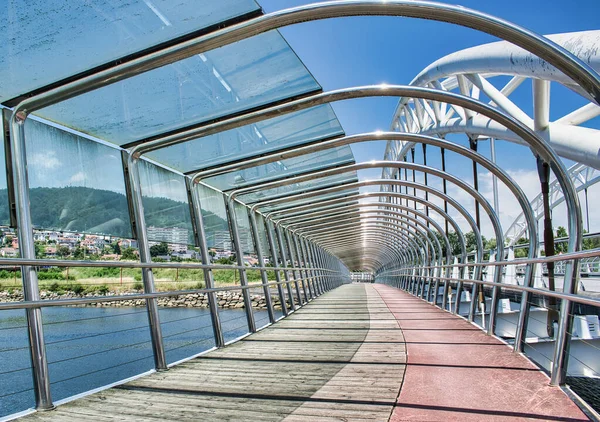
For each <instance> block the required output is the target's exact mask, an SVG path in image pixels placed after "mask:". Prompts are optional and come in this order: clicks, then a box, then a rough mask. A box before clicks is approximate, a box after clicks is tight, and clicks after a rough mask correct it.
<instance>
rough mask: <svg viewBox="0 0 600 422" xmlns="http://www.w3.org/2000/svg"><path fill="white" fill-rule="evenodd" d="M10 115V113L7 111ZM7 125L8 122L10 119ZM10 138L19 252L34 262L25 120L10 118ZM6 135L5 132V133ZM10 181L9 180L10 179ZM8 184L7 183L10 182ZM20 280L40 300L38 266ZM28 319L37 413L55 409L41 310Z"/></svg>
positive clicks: (28, 297)
mask: <svg viewBox="0 0 600 422" xmlns="http://www.w3.org/2000/svg"><path fill="white" fill-rule="evenodd" d="M6 113H8V112H6ZM4 122H6V123H9V120H8V119H4ZM9 124H10V139H9V140H8V141H9V142H5V145H7V146H9V147H10V152H9V151H8V150H7V151H5V153H6V158H8V156H9V154H10V155H11V157H10V158H11V159H12V163H9V164H12V165H11V167H12V183H13V190H14V196H15V198H14V200H15V206H16V212H17V215H16V217H17V235H18V239H19V250H20V253H21V256H22V257H23V258H25V259H35V243H34V240H33V224H32V222H31V208H30V205H29V185H28V182H27V154H26V151H25V119H24V118H23V119H19V118H17V117H16V116H15V115H13V116H11V118H10V123H9ZM4 133H5V134H6V130H4ZM7 179H8V178H7ZM7 182H8V180H7ZM21 279H22V283H23V296H24V299H25V300H26V301H31V300H40V290H39V285H38V278H37V272H36V270H35V267H31V266H22V267H21ZM25 315H26V317H27V334H28V336H29V354H30V359H31V368H32V372H33V391H34V395H35V407H36V409H38V410H49V409H53V408H54V404H53V403H52V394H51V390H50V374H49V372H48V359H47V356H46V344H45V341H44V329H43V320H42V310H41V309H40V308H31V309H27V310H26V311H25Z"/></svg>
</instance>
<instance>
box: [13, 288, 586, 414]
mask: <svg viewBox="0 0 600 422" xmlns="http://www.w3.org/2000/svg"><path fill="white" fill-rule="evenodd" d="M24 419H26V420H38V421H46V420H60V421H81V420H97V421H105V420H119V421H146V420H147V421H150V420H152V421H156V420H177V421H181V420H195V421H197V420H211V421H215V420H243V421H255V420H273V421H275V420H286V421H294V420H298V421H300V420H325V421H329V420H338V421H339V420H342V421H351V420H352V421H362V420H376V421H388V420H391V421H404V420H406V421H432V420H446V421H450V420H456V421H487V420H494V421H495V420H552V421H582V420H588V419H587V417H586V416H585V415H584V414H583V413H582V412H581V411H580V410H579V408H578V407H577V406H576V405H575V404H574V403H573V402H572V401H571V400H570V399H569V398H568V397H567V395H566V394H565V393H564V392H563V391H562V390H561V389H560V388H559V387H553V386H550V385H549V379H548V377H547V376H546V375H545V374H543V373H541V372H540V371H539V370H538V369H537V367H536V366H534V365H533V364H532V363H531V362H529V361H528V360H527V359H526V358H525V357H523V356H521V355H518V354H514V353H513V352H512V351H511V349H510V348H509V347H507V346H506V345H505V344H503V343H502V342H501V341H499V340H497V339H495V338H493V337H489V336H487V335H486V334H484V333H483V332H482V331H481V330H479V329H478V328H476V327H475V326H473V325H471V324H470V323H468V322H467V321H465V320H464V319H462V318H459V317H457V316H454V315H451V314H450V313H448V312H445V311H442V310H440V309H439V308H436V307H434V306H432V305H430V304H428V303H426V302H424V301H422V300H420V299H417V298H415V297H413V296H410V295H409V294H407V293H405V292H403V291H400V290H398V289H395V288H392V287H388V286H384V285H372V284H350V285H343V286H341V287H339V288H337V289H334V290H332V291H330V292H328V293H325V294H323V295H322V296H320V297H319V298H317V299H315V300H313V301H312V302H311V303H309V304H307V305H306V306H305V307H303V308H302V309H300V310H298V311H297V312H295V313H293V314H292V315H290V316H289V317H288V318H285V319H283V320H281V321H279V322H277V323H276V324H274V325H272V326H270V327H269V328H267V329H264V330H262V331H259V332H258V333H255V334H253V335H251V336H249V337H246V338H245V339H243V340H241V341H239V342H237V343H234V344H232V345H230V346H227V347H225V348H223V349H219V350H215V351H212V352H210V353H208V354H206V355H204V356H202V357H199V358H195V359H193V360H190V361H187V362H185V363H183V364H180V365H178V366H176V367H174V368H172V369H170V370H169V371H166V372H157V373H154V374H152V375H149V376H146V377H143V378H139V379H137V380H135V381H132V382H129V383H127V384H123V385H121V386H118V387H114V388H111V389H109V390H105V391H102V392H100V393H96V394H93V395H89V396H87V397H84V398H80V399H78V400H75V401H73V402H70V403H67V404H64V405H62V406H59V407H58V408H57V409H56V410H53V411H48V412H38V413H35V414H32V415H29V416H27V417H26V418H24Z"/></svg>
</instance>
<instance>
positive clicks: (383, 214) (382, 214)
mask: <svg viewBox="0 0 600 422" xmlns="http://www.w3.org/2000/svg"><path fill="white" fill-rule="evenodd" d="M363 207H364V205H363ZM405 208H406V209H409V210H410V208H409V207H405ZM357 214H358V215H360V216H368V217H371V214H379V218H394V219H395V220H396V221H401V219H408V220H410V221H411V222H413V223H414V224H417V225H419V226H421V227H423V228H424V229H425V230H427V231H428V233H429V234H430V235H431V236H432V237H433V238H434V240H435V241H436V243H437V245H438V250H439V256H440V258H441V257H443V255H444V254H443V253H442V246H441V244H440V243H439V240H438V239H437V236H436V234H435V232H434V231H433V230H431V228H430V227H429V226H428V225H427V224H426V223H425V221H426V222H427V223H428V224H431V225H433V227H434V228H435V229H436V230H437V231H438V233H439V234H440V236H441V237H442V239H443V240H444V246H445V247H446V260H447V263H448V264H450V263H451V260H452V250H451V246H450V242H449V240H448V237H447V236H446V235H445V234H444V231H443V229H442V227H441V226H440V225H439V224H437V222H436V221H435V220H434V219H432V218H431V217H428V216H427V215H426V214H421V213H419V215H421V217H422V218H423V220H419V219H418V218H416V217H412V216H410V215H407V214H404V213H401V212H398V211H392V210H384V209H380V208H378V209H376V210H372V211H370V210H363V209H360V210H358V211H357ZM357 214H350V215H357ZM415 214H416V213H415ZM340 216H341V215H340ZM332 218H338V216H335V217H332ZM324 220H326V219H324ZM342 221H343V220H342ZM324 224H329V223H324ZM291 226H293V227H295V225H291ZM286 227H289V226H286ZM312 227H313V228H314V227H315V226H312ZM304 228H305V226H300V228H299V229H304Z"/></svg>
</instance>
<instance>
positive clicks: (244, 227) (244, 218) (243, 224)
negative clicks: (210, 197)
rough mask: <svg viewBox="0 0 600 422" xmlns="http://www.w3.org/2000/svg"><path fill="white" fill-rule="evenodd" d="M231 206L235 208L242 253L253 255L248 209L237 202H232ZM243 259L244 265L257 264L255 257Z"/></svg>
mask: <svg viewBox="0 0 600 422" xmlns="http://www.w3.org/2000/svg"><path fill="white" fill-rule="evenodd" d="M233 206H234V207H235V218H236V221H237V226H238V231H239V233H240V242H241V247H242V252H243V253H244V254H255V253H256V251H255V250H254V241H253V239H252V231H251V228H250V219H249V218H248V208H247V207H245V206H244V205H242V204H240V203H239V202H234V203H233ZM244 258H245V261H246V263H247V264H248V265H250V266H252V265H254V264H256V263H257V262H255V261H256V258H255V257H247V258H248V259H246V257H244Z"/></svg>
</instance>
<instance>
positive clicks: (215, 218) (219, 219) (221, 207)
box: [196, 183, 233, 256]
mask: <svg viewBox="0 0 600 422" xmlns="http://www.w3.org/2000/svg"><path fill="white" fill-rule="evenodd" d="M196 189H198V193H199V196H200V204H201V205H202V221H203V222H204V233H205V235H206V243H207V245H208V247H209V248H211V249H216V250H217V251H231V250H232V249H233V247H232V245H231V235H230V234H229V223H228V222H227V211H226V210H225V199H224V197H223V194H222V193H221V192H219V191H217V190H214V189H212V188H210V187H208V186H206V185H203V184H201V183H200V184H198V185H196ZM227 256H229V255H227Z"/></svg>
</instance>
